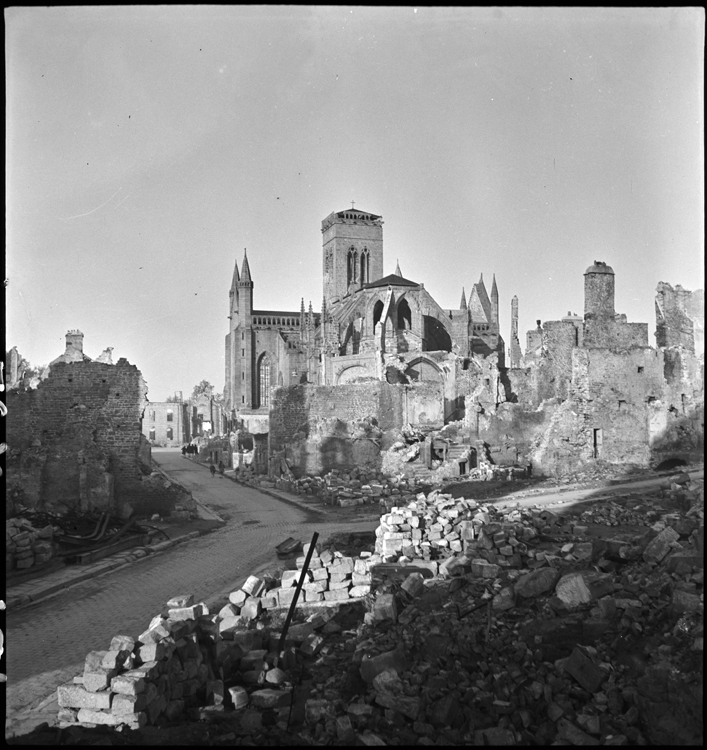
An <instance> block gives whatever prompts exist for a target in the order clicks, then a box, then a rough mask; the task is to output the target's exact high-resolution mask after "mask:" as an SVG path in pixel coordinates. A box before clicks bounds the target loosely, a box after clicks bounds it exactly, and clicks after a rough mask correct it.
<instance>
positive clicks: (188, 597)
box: [167, 594, 194, 609]
mask: <svg viewBox="0 0 707 750" xmlns="http://www.w3.org/2000/svg"><path fill="white" fill-rule="evenodd" d="M193 604H194V594H180V595H179V596H173V597H172V598H171V599H170V600H169V601H168V602H167V609H183V608H184V607H191V606H192V605H193Z"/></svg>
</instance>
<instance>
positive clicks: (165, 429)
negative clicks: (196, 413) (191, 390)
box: [142, 401, 191, 448]
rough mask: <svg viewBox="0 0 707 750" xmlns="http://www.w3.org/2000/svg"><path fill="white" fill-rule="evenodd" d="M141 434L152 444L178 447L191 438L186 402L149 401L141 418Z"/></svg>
mask: <svg viewBox="0 0 707 750" xmlns="http://www.w3.org/2000/svg"><path fill="white" fill-rule="evenodd" d="M142 434H143V435H144V436H145V437H146V438H147V440H149V442H150V443H151V444H152V445H162V446H167V447H171V448H174V447H178V446H182V445H184V444H185V443H188V442H189V440H190V439H191V432H190V415H189V407H188V405H187V404H184V403H181V402H174V401H150V402H149V403H148V404H147V407H146V409H145V412H144V417H143V420H142Z"/></svg>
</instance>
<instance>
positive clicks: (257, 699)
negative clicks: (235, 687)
mask: <svg viewBox="0 0 707 750" xmlns="http://www.w3.org/2000/svg"><path fill="white" fill-rule="evenodd" d="M291 702H292V693H290V691H288V690H275V689H273V688H263V689H261V690H255V691H254V692H252V693H251V695H250V703H251V705H252V706H254V707H255V708H280V707H281V706H289V705H290V703H291Z"/></svg>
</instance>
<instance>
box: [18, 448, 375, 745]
mask: <svg viewBox="0 0 707 750" xmlns="http://www.w3.org/2000/svg"><path fill="white" fill-rule="evenodd" d="M155 457H156V458H157V459H158V461H159V463H160V465H161V466H162V467H163V468H164V470H165V471H167V472H168V473H171V471H172V467H173V466H174V465H175V464H176V465H177V467H178V468H179V471H178V472H175V478H176V479H177V480H178V481H180V482H181V483H182V484H183V485H184V486H186V487H187V488H189V489H191V490H193V491H194V494H195V496H196V497H198V499H199V500H200V502H203V503H205V504H206V505H208V506H209V507H211V508H213V509H214V510H216V512H218V513H219V514H221V515H222V516H223V517H224V518H228V519H229V521H228V524H227V525H226V526H225V527H223V528H222V529H219V530H218V531H216V532H213V533H211V534H208V535H206V536H203V537H199V538H197V539H195V540H193V541H191V542H189V543H187V544H182V545H180V546H179V547H175V548H174V549H171V550H169V551H167V552H164V553H161V554H158V555H155V556H154V557H147V558H144V559H141V560H138V561H137V562H135V563H133V564H132V565H128V566H126V567H124V568H121V569H119V570H116V571H113V572H111V573H108V574H106V575H103V576H101V577H99V578H94V579H90V580H88V581H85V582H83V583H80V584H78V585H76V586H72V587H71V588H70V589H67V590H65V591H63V592H61V593H60V594H58V595H57V596H53V597H51V598H49V599H47V600H45V601H41V602H37V603H36V604H31V605H29V606H27V607H24V608H22V609H20V610H16V611H10V610H8V612H7V634H6V635H7V670H8V682H7V719H8V720H7V722H6V732H7V733H8V734H11V733H12V732H13V731H18V732H19V731H22V732H24V731H29V729H30V728H31V726H30V725H27V724H26V723H25V722H24V721H23V719H27V710H28V709H29V708H33V707H36V706H37V705H38V704H40V703H42V702H44V701H45V699H51V697H52V696H53V694H55V692H56V687H57V685H59V684H61V683H62V682H64V681H66V680H69V679H71V678H72V677H73V676H74V675H76V674H78V673H79V672H80V671H81V665H82V664H83V661H84V659H85V657H86V654H87V653H88V652H89V651H91V650H93V649H105V648H107V644H108V643H109V642H110V640H111V638H112V637H113V636H114V635H115V634H116V633H125V634H131V635H138V634H139V633H140V632H142V631H143V630H144V629H145V625H146V623H148V622H149V621H150V620H151V618H152V617H153V616H154V615H155V614H157V613H159V611H160V610H161V608H162V606H163V605H164V603H165V601H166V600H167V599H168V598H169V597H170V596H174V595H177V594H181V593H187V594H192V593H193V594H194V596H195V597H196V599H197V601H206V600H208V599H209V598H212V597H214V596H216V595H218V594H219V593H221V592H223V591H224V590H226V589H228V590H232V589H233V588H236V587H237V585H240V584H241V583H242V582H243V580H245V578H246V577H247V576H248V575H250V574H251V573H252V572H254V571H255V570H257V569H259V568H262V567H264V566H267V565H269V564H273V565H276V564H278V561H277V558H276V555H275V551H274V547H275V545H277V544H278V543H279V542H281V541H283V540H284V539H286V538H287V537H289V536H294V537H297V538H300V539H302V540H303V541H305V542H306V541H308V540H309V539H310V538H311V535H312V533H313V532H314V531H317V532H318V533H319V535H320V538H326V537H327V535H329V534H332V533H335V532H341V531H342V530H349V529H350V530H351V531H359V530H370V531H373V530H374V529H375V527H376V525H377V513H376V511H375V510H374V511H373V514H368V517H366V516H361V515H354V514H347V515H344V514H342V515H341V516H340V517H338V516H337V515H336V514H332V513H331V512H326V513H321V512H320V513H317V512H316V511H313V510H311V511H308V510H306V509H301V508H300V507H298V506H297V504H296V503H294V502H293V503H287V502H283V501H280V500H278V499H275V498H274V497H271V496H269V495H266V494H264V493H262V492H258V491H256V490H253V489H249V488H246V487H242V486H240V485H238V484H236V483H234V482H232V481H230V480H228V479H224V478H222V477H216V478H213V477H211V476H210V474H209V472H208V470H207V468H206V467H204V466H203V465H199V464H194V463H192V462H191V461H187V460H186V459H183V458H182V456H181V454H179V453H178V452H175V453H173V454H171V453H169V452H166V451H165V452H163V453H157V455H156V456H155ZM49 706H51V703H50V704H49ZM34 715H35V714H34V712H33V717H34ZM38 715H39V714H37V716H38ZM54 715H55V709H54ZM40 720H45V721H46V720H50V715H49V713H47V715H46V716H45V717H44V718H43V719H40ZM35 723H38V721H37V722H35ZM19 727H21V729H20V728H19Z"/></svg>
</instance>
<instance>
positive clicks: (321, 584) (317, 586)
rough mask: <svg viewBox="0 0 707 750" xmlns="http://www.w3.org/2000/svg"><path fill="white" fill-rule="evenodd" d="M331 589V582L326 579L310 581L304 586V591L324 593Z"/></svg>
mask: <svg viewBox="0 0 707 750" xmlns="http://www.w3.org/2000/svg"><path fill="white" fill-rule="evenodd" d="M328 589H329V581H328V580H327V579H326V578H325V579H324V580H323V581H310V582H309V583H305V584H304V585H303V586H302V590H303V591H318V592H320V593H321V592H324V591H327V590H328Z"/></svg>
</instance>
